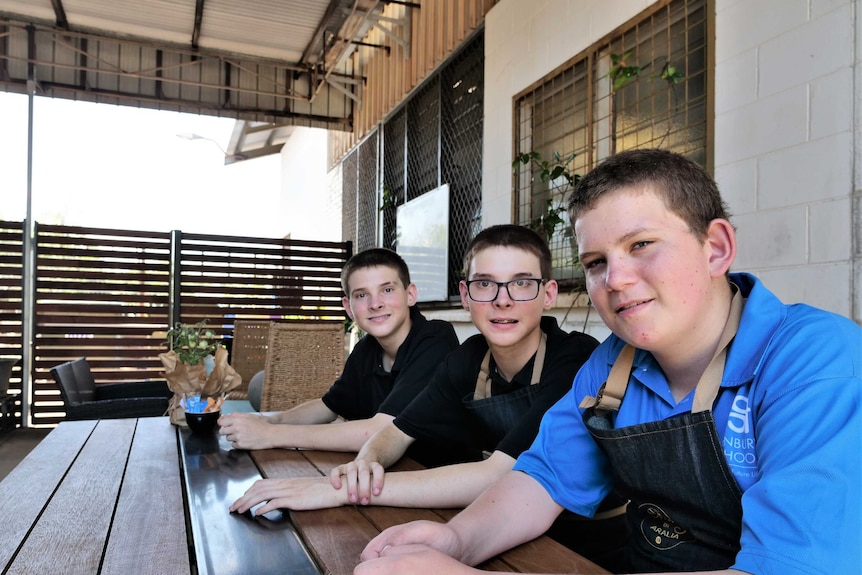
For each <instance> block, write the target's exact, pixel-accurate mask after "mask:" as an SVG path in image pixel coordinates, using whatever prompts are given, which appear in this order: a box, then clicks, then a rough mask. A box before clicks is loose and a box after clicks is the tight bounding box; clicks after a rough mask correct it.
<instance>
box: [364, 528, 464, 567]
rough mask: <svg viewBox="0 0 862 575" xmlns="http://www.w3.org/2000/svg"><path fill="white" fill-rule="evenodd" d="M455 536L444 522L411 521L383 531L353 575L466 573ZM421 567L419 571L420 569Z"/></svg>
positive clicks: (368, 549)
mask: <svg viewBox="0 0 862 575" xmlns="http://www.w3.org/2000/svg"><path fill="white" fill-rule="evenodd" d="M459 549H460V541H459V538H458V535H457V533H456V532H455V530H454V529H452V528H451V527H450V526H449V525H448V524H446V523H437V522H434V521H412V522H410V523H405V524H403V525H395V526H394V527H390V528H389V529H385V530H384V531H383V532H382V533H380V535H378V536H377V537H375V538H374V539H372V540H371V541H370V542H369V543H368V545H366V547H365V549H363V551H362V555H361V556H360V558H359V559H360V561H362V562H363V563H360V564H359V565H358V566H357V567H356V570H355V571H354V574H355V575H359V574H362V575H365V574H371V573H411V574H418V573H429V574H434V575H438V574H439V573H447V574H448V573H469V572H473V570H472V569H469V568H468V567H467V566H465V565H463V564H461V563H459V562H458V561H457V560H455V559H453V557H458V556H459ZM420 567H421V569H420Z"/></svg>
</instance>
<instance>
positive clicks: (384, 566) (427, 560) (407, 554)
mask: <svg viewBox="0 0 862 575" xmlns="http://www.w3.org/2000/svg"><path fill="white" fill-rule="evenodd" d="M404 573H410V575H439V574H440V573H446V575H467V574H469V573H481V572H480V571H477V570H476V569H473V568H472V567H468V566H466V565H464V564H463V563H459V562H458V561H456V560H455V559H452V558H451V557H449V556H448V555H446V554H445V553H441V552H440V551H437V550H436V549H431V548H430V547H426V546H425V545H401V546H398V547H389V548H387V549H386V550H385V551H384V552H383V553H382V555H380V556H379V557H378V558H376V559H370V560H367V561H364V562H362V563H360V564H359V565H357V566H356V568H355V569H354V570H353V575H403V574H404Z"/></svg>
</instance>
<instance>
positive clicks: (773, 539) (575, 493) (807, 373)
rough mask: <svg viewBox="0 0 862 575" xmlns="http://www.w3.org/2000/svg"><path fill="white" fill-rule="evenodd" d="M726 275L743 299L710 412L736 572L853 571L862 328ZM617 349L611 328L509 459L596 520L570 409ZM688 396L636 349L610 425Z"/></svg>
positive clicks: (581, 441) (861, 453)
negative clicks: (726, 467) (725, 476)
mask: <svg viewBox="0 0 862 575" xmlns="http://www.w3.org/2000/svg"><path fill="white" fill-rule="evenodd" d="M731 279H732V281H733V282H734V283H736V284H737V285H738V286H739V287H740V289H741V291H742V295H743V296H744V297H746V298H747V300H746V304H745V308H744V310H743V314H742V318H741V320H740V325H739V331H738V332H737V334H736V337H735V339H734V341H733V342H732V344H731V346H730V349H729V351H728V356H727V362H726V364H725V369H724V374H723V377H722V384H721V390H720V392H719V396H718V398H717V399H716V402H715V404H714V406H713V415H714V417H715V422H716V427H717V429H718V431H719V434H720V435H721V436H722V437H723V442H724V453H725V457H726V458H727V461H728V463H729V464H730V468H731V470H732V471H733V474H734V476H735V477H736V479H737V481H738V483H739V485H740V487H741V489H742V490H743V491H744V493H743V496H742V508H743V519H742V523H743V524H742V536H741V541H740V543H741V551H740V552H739V554H738V555H737V558H736V562H735V563H734V565H733V566H732V568H734V569H738V570H740V571H744V572H748V573H754V574H758V575H761V574H763V575H779V574H780V575H791V574H796V573H800V574H801V573H807V574H810V573H823V574H826V573H830V574H833V573H859V572H860V566H862V553H860V549H862V528H860V517H862V329H860V327H859V326H857V325H856V324H855V323H853V322H852V321H850V320H848V319H847V318H844V317H841V316H839V315H836V314H832V313H829V312H825V311H823V310H818V309H815V308H812V307H810V306H807V305H801V304H797V305H784V304H782V303H781V302H780V301H779V300H778V299H777V298H776V297H775V296H774V295H773V294H772V293H771V292H770V291H768V290H767V289H766V288H765V287H763V285H762V284H761V283H760V282H759V280H757V279H756V278H755V277H754V276H752V275H749V274H731ZM623 345H624V343H623V342H622V340H620V339H619V338H617V337H616V336H613V335H612V336H611V337H609V338H608V339H607V340H605V342H604V343H602V345H601V346H599V348H598V349H596V351H595V352H594V353H593V355H592V357H591V358H590V360H589V361H588V362H587V363H586V364H585V365H584V367H583V368H582V369H581V370H580V371H579V372H578V375H577V376H576V377H575V383H574V386H573V388H572V391H571V392H569V393H568V394H566V395H565V396H564V397H563V398H562V399H561V400H560V401H559V402H558V403H557V404H556V405H555V406H554V407H552V408H551V409H550V410H549V411H548V412H547V413H546V415H545V417H544V419H543V420H542V425H541V428H540V430H539V435H538V436H537V437H536V440H535V442H534V443H533V445H532V447H531V448H530V450H528V451H526V452H524V454H523V455H521V457H520V458H519V459H518V461H517V463H516V464H515V469H516V470H519V471H523V472H525V473H527V474H529V475H530V476H531V477H533V478H534V479H536V480H537V481H538V482H539V483H540V484H541V485H542V486H543V487H544V488H545V489H546V490H547V491H548V493H549V494H550V495H551V497H552V498H553V499H554V501H556V502H557V503H558V504H560V505H562V506H563V507H565V508H567V509H569V510H571V511H573V512H575V513H579V514H582V515H587V516H592V515H593V513H594V512H595V509H596V507H597V506H598V504H599V502H601V500H602V499H603V498H604V496H605V495H606V494H607V493H608V492H609V491H610V490H611V488H612V477H611V472H610V469H609V464H608V461H607V459H606V458H605V456H604V454H603V453H602V452H601V450H600V449H599V448H598V446H597V445H596V443H595V442H594V441H593V439H592V437H591V436H590V434H589V432H588V431H587V429H586V427H585V425H584V423H583V420H582V418H581V414H582V410H580V409H579V408H578V405H579V403H580V402H581V400H582V399H583V398H584V397H585V396H587V395H593V396H594V395H595V394H596V392H597V390H598V388H599V386H600V385H601V384H602V382H604V381H605V380H606V379H607V376H608V373H609V372H610V368H611V366H612V365H613V362H614V360H615V359H616V357H617V355H618V354H619V352H620V350H621V349H622V347H623ZM693 397H694V392H692V393H691V394H690V395H689V396H688V397H686V398H684V399H683V400H682V401H680V402H679V403H676V402H675V401H674V399H673V397H672V396H671V394H670V390H669V388H668V384H667V380H666V379H665V377H664V374H663V373H662V371H661V368H660V367H659V366H658V364H657V363H656V361H655V359H654V358H653V357H652V355H651V354H649V353H647V352H644V351H643V350H638V351H637V353H636V354H635V360H634V370H633V372H632V377H631V379H630V382H629V387H628V389H627V391H626V395H625V398H624V400H623V403H622V406H621V408H620V411H619V413H618V414H617V416H616V420H615V422H614V425H615V427H626V426H630V425H635V424H639V423H645V422H649V421H656V420H660V419H666V418H668V417H673V416H674V415H677V414H681V413H686V412H689V411H690V410H691V406H692V400H693ZM562 446H565V447H562ZM660 464H661V462H657V465H660ZM677 473H685V470H674V469H668V489H671V490H672V489H673V485H674V480H673V478H674V475H675V474H677Z"/></svg>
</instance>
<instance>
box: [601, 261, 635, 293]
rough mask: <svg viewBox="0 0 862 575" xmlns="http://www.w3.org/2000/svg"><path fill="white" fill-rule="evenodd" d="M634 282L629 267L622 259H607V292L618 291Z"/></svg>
mask: <svg viewBox="0 0 862 575" xmlns="http://www.w3.org/2000/svg"><path fill="white" fill-rule="evenodd" d="M633 281H634V274H633V272H632V269H631V266H629V265H628V264H627V263H626V262H624V261H623V260H622V259H619V258H618V259H614V260H611V259H608V261H607V263H606V264H605V287H606V288H607V289H608V291H619V290H621V289H622V288H624V287H626V286H628V285H630V284H631V283H632V282H633Z"/></svg>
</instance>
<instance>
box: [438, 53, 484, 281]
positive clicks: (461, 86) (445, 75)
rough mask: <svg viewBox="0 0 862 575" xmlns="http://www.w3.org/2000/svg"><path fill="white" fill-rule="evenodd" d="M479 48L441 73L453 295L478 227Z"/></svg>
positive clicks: (442, 164)
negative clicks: (465, 253) (468, 246)
mask: <svg viewBox="0 0 862 575" xmlns="http://www.w3.org/2000/svg"><path fill="white" fill-rule="evenodd" d="M484 50H485V46H484V41H483V38H482V37H481V36H480V37H479V38H477V40H476V41H474V42H471V44H470V45H469V47H468V48H467V49H465V50H463V51H461V52H460V53H459V54H458V55H457V56H456V57H455V59H454V60H453V61H452V62H450V63H449V65H447V66H446V68H445V69H444V70H443V72H442V74H441V78H442V81H441V87H440V110H441V130H440V147H441V161H440V169H441V175H442V178H441V179H442V180H443V182H447V183H448V184H449V279H448V289H449V293H450V294H457V293H458V281H459V280H460V279H461V277H462V272H463V270H462V267H463V264H462V261H463V257H464V252H465V251H466V250H467V245H468V244H469V243H470V240H471V239H473V237H474V236H475V235H476V234H477V233H479V230H480V229H481V225H482V221H481V219H482V115H483V109H484V107H483V105H482V101H483V99H484V96H485V90H484V74H483V65H484V62H483V58H482V55H483V54H484Z"/></svg>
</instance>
